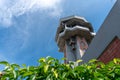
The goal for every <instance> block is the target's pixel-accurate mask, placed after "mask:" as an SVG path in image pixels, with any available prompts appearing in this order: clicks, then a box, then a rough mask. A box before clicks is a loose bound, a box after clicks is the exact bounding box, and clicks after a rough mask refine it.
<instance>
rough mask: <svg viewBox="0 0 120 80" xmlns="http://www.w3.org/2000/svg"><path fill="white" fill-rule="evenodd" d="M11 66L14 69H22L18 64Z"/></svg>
mask: <svg viewBox="0 0 120 80" xmlns="http://www.w3.org/2000/svg"><path fill="white" fill-rule="evenodd" d="M11 66H12V67H13V68H18V69H19V68H20V66H19V65H18V64H11Z"/></svg>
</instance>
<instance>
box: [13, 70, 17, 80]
mask: <svg viewBox="0 0 120 80" xmlns="http://www.w3.org/2000/svg"><path fill="white" fill-rule="evenodd" d="M13 75H14V78H15V79H16V77H17V76H16V72H15V70H13Z"/></svg>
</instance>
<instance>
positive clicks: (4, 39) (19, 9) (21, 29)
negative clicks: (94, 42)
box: [0, 0, 116, 65]
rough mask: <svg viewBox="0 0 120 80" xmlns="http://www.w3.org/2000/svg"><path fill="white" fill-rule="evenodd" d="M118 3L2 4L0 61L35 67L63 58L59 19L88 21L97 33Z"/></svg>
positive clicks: (14, 0) (49, 0)
mask: <svg viewBox="0 0 120 80" xmlns="http://www.w3.org/2000/svg"><path fill="white" fill-rule="evenodd" d="M115 1H116V0H0V61H2V60H7V61H9V62H10V63H17V64H23V63H24V64H27V65H36V63H37V62H36V61H37V60H38V59H39V58H40V57H46V56H52V57H55V58H58V59H60V58H62V57H63V54H62V53H60V52H58V47H57V45H56V42H55V34H56V29H57V27H58V25H59V19H60V18H62V17H66V16H70V15H78V16H82V17H85V18H86V19H87V20H88V21H89V22H91V24H92V25H93V28H94V30H95V32H97V31H98V29H99V28H100V26H101V24H102V23H103V21H104V19H105V18H106V16H107V14H108V13H109V11H110V9H111V8H112V6H113V5H114V3H115Z"/></svg>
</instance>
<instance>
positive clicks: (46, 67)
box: [44, 65, 49, 73]
mask: <svg viewBox="0 0 120 80" xmlns="http://www.w3.org/2000/svg"><path fill="white" fill-rule="evenodd" d="M48 68H49V65H45V66H44V73H46V72H47V70H48Z"/></svg>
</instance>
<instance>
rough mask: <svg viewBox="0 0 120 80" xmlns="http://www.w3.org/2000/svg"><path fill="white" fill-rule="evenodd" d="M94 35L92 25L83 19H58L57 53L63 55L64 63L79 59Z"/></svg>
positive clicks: (71, 17) (75, 17)
mask: <svg viewBox="0 0 120 80" xmlns="http://www.w3.org/2000/svg"><path fill="white" fill-rule="evenodd" d="M94 35H95V33H94V31H93V27H92V25H91V24H90V23H89V22H88V21H87V20H86V19H85V18H83V17H79V16H69V17H66V18H62V19H60V24H59V26H58V29H57V33H56V37H55V40H56V42H57V45H58V47H59V51H60V52H63V53H64V57H65V58H66V60H65V63H68V62H69V61H76V60H78V59H81V57H82V56H84V53H85V51H86V50H87V48H88V46H89V44H90V42H91V40H92V38H93V37H94Z"/></svg>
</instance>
